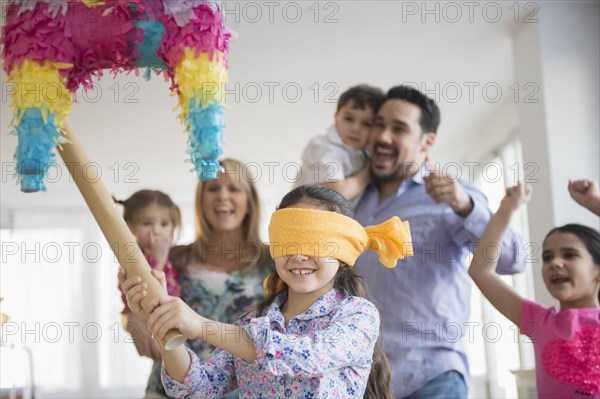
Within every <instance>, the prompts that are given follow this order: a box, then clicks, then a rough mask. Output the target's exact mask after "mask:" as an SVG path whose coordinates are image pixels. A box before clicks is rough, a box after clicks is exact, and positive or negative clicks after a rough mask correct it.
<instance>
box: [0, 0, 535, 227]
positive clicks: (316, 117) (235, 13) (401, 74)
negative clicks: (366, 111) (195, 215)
mask: <svg viewBox="0 0 600 399" xmlns="http://www.w3.org/2000/svg"><path fill="white" fill-rule="evenodd" d="M250 3H252V4H251V5H250V6H249V5H248V4H250ZM250 3H247V2H224V3H222V4H223V7H224V9H225V10H226V18H227V23H228V25H229V26H230V27H231V29H232V30H233V31H235V32H236V33H237V39H236V40H235V41H232V42H231V45H230V55H229V74H230V84H229V86H228V87H229V89H230V90H231V91H232V94H230V95H229V97H228V105H229V106H230V109H229V110H228V111H227V112H226V120H227V131H226V146H225V155H227V156H231V157H235V158H239V159H241V160H243V161H245V162H256V163H258V165H260V166H261V172H262V176H261V178H260V179H259V181H258V184H259V187H260V190H261V194H262V196H263V197H264V199H265V202H266V203H267V205H270V204H273V203H275V202H277V200H278V199H279V198H280V196H281V195H283V194H284V193H285V192H286V190H287V189H288V188H289V187H290V184H289V183H288V182H286V181H285V179H284V175H283V165H284V164H286V163H288V162H294V161H295V162H297V161H298V160H299V158H300V153H301V150H302V148H303V147H304V145H305V144H306V143H307V141H308V140H309V139H310V138H311V137H312V136H314V135H316V134H321V133H323V132H324V129H325V128H326V127H327V125H329V124H330V123H331V122H332V116H333V113H334V111H335V100H336V99H337V96H339V94H340V93H341V92H342V91H344V90H345V89H346V88H348V87H349V86H351V85H355V84H358V83H370V84H373V85H377V86H380V87H382V88H384V89H388V88H390V87H391V86H393V85H396V84H399V83H402V82H415V83H416V84H417V85H419V86H421V87H422V88H424V89H426V90H433V91H435V92H434V93H430V94H431V95H433V96H435V95H437V96H438V101H439V104H440V107H441V109H442V124H441V128H440V130H439V139H438V142H437V144H436V151H435V152H434V156H435V157H436V158H437V159H439V160H442V161H444V160H461V159H462V158H463V157H465V154H471V153H472V151H474V150H475V149H476V147H478V146H479V143H480V141H481V142H485V143H486V144H488V145H489V140H488V138H489V137H490V135H492V136H498V135H503V134H504V135H506V134H508V133H510V132H511V131H512V130H514V128H515V125H516V117H515V110H514V102H513V101H511V98H512V97H511V96H512V94H513V92H512V91H511V88H510V87H511V85H512V84H513V83H514V74H513V54H512V44H511V33H512V32H514V31H515V30H516V29H518V24H516V23H515V22H514V10H511V9H509V7H510V6H511V4H513V3H512V2H510V3H504V2H500V3H494V4H502V9H501V10H502V11H501V14H502V17H501V19H500V21H498V22H488V21H491V20H492V19H493V18H495V15H496V13H495V12H496V10H495V8H494V7H490V6H486V3H485V2H484V3H477V4H478V5H477V6H476V7H475V8H474V9H472V14H471V16H470V15H469V9H468V8H467V6H465V5H464V3H462V2H458V3H453V4H455V5H458V7H459V8H456V6H453V7H454V8H452V7H450V8H448V6H446V3H444V2H436V3H430V2H428V3H423V2H404V1H402V2H401V1H368V2H367V1H335V2H320V3H316V2H301V1H300V2H276V3H275V4H276V5H277V6H276V7H275V8H274V9H273V11H274V12H273V13H272V16H271V17H272V22H271V21H270V20H269V19H270V18H269V8H268V6H267V5H265V2H250ZM266 3H268V2H266ZM467 3H468V2H467ZM436 4H437V7H438V10H439V12H438V16H439V18H440V20H439V22H436V20H435V18H436V15H434V14H422V13H421V11H425V10H424V9H420V8H421V7H425V6H426V7H429V9H434V7H436ZM482 4H483V5H482ZM316 6H318V8H319V10H320V13H319V15H318V18H317V19H318V22H317V23H315V20H314V19H315V7H316ZM257 7H258V8H257ZM311 7H312V8H311ZM411 7H412V8H411ZM415 7H416V8H417V13H416V14H414V15H413V14H412V12H414V11H415ZM485 7H487V8H485ZM298 8H299V9H301V11H302V16H301V18H300V19H299V21H298V22H296V23H292V22H288V21H289V20H290V19H293V18H295V16H296V14H295V11H296V10H297V9H298ZM257 9H260V10H261V13H262V16H261V18H260V19H259V20H258V21H257V20H256V19H257V18H256V15H257V14H256V11H257ZM284 9H285V12H284ZM458 9H460V11H461V14H462V16H461V17H460V18H459V19H458V21H457V22H452V20H454V19H455V18H456V15H457V14H456V12H457V10H458ZM484 9H485V11H484ZM525 11H528V10H525V9H521V13H525ZM529 11H531V10H529ZM326 16H329V20H330V22H331V23H325V22H324V20H325V17H326ZM522 17H523V15H521V18H522ZM286 18H287V19H288V21H286ZM423 18H424V19H425V22H423V21H422V19H423ZM236 19H237V21H236ZM470 19H471V20H472V21H471V20H470ZM486 19H487V20H486ZM5 79H6V76H5V75H4V74H2V82H3V83H2V85H3V87H5ZM286 85H287V86H286ZM485 85H487V87H488V89H489V90H488V91H487V93H484V92H483V91H482V88H483V87H484V86H485ZM269 86H271V87H273V88H274V89H273V96H272V98H269ZM469 86H471V87H473V88H474V89H473V92H472V96H471V95H470V94H469ZM168 87H169V84H168V83H167V82H164V81H163V80H162V78H161V77H153V78H152V79H151V80H150V81H148V82H147V81H144V80H143V79H141V78H139V77H135V76H134V75H133V74H131V75H129V76H123V75H121V76H118V77H117V78H116V79H113V77H112V76H110V75H109V74H107V75H106V76H104V77H103V78H102V79H101V80H100V81H99V82H98V84H97V88H99V89H98V90H94V91H92V92H90V93H88V94H87V96H86V95H83V94H82V93H81V92H80V93H79V96H78V97H79V103H78V104H76V105H75V106H74V107H73V111H72V114H71V118H70V119H71V125H72V126H73V128H74V130H75V132H76V133H77V134H78V136H79V137H80V141H81V142H82V144H83V146H84V148H85V149H86V150H87V152H88V155H89V158H90V159H91V160H93V161H95V162H97V163H98V165H99V166H100V170H101V171H102V177H103V179H104V182H105V183H106V184H107V186H108V188H109V190H110V191H111V192H113V193H115V194H117V195H118V196H121V197H123V196H126V195H129V194H131V193H132V192H133V191H135V190H137V189H140V188H142V187H151V188H158V189H162V190H164V191H166V192H168V193H170V194H171V195H172V196H173V197H174V198H175V199H176V200H177V201H178V202H180V203H183V204H184V205H185V204H190V203H191V200H192V197H193V186H194V175H193V174H192V173H189V172H188V170H189V168H190V164H186V163H184V160H185V159H186V155H185V152H184V151H185V143H186V137H185V134H184V132H183V129H182V127H181V125H180V124H179V121H178V119H177V118H176V113H174V112H173V111H172V109H173V107H174V106H175V99H174V98H173V97H170V96H169V91H168ZM257 87H259V88H261V91H262V96H261V97H260V98H258V99H257V98H256V95H257V92H256V88H257ZM283 87H287V88H288V91H287V92H285V91H284V90H283ZM295 87H300V88H301V90H302V95H301V96H300V98H299V99H298V101H297V102H292V101H291V100H290V97H294V96H295ZM436 87H437V88H438V90H436ZM457 87H459V88H460V89H461V91H462V96H460V97H459V98H457V92H456V88H457ZM496 87H500V88H501V90H502V97H501V99H500V100H499V101H497V102H493V101H491V99H490V98H489V97H494V96H495V95H496V94H495V88H496ZM117 89H118V90H117ZM100 90H101V94H100V95H99V93H100ZM233 92H235V93H236V94H237V99H236V97H235V95H234V94H233ZM317 92H318V93H319V98H318V100H317V101H315V98H314V96H315V94H316V93H317ZM286 95H287V96H288V97H286ZM486 95H487V96H488V97H486ZM327 96H329V100H330V101H327V102H326V101H325V98H326V97H327ZM486 98H487V99H486ZM128 100H129V101H128ZM270 100H272V101H270ZM9 103H10V99H9V98H7V96H6V95H5V90H4V89H3V97H2V104H1V106H2V108H1V111H2V123H1V156H2V164H3V173H2V182H1V188H2V197H1V198H2V207H3V208H4V210H6V209H7V208H15V207H35V208H41V207H43V206H44V205H48V206H57V205H60V204H64V205H69V206H80V205H81V204H82V203H81V200H80V198H79V193H78V192H77V191H76V188H75V187H74V185H73V184H72V183H70V182H69V179H68V176H67V171H66V169H64V167H63V168H62V169H61V170H55V171H53V173H54V176H53V179H55V180H57V182H53V183H50V184H48V191H47V192H46V193H41V194H23V193H20V192H19V191H18V187H16V185H15V183H14V181H13V180H12V179H11V177H10V176H9V173H7V168H8V167H10V163H11V162H12V156H13V153H14V150H15V147H16V145H17V141H16V138H15V137H13V136H7V134H8V132H9V130H10V129H9V127H8V122H9V119H10V118H9V116H10V110H9ZM491 121H493V122H491ZM490 129H493V131H491V130H490ZM478 140H480V141H478ZM467 157H468V155H467ZM269 162H279V163H280V166H278V167H274V168H273V169H272V170H273V171H274V175H273V176H272V179H269V167H268V166H267V164H265V163H269ZM117 170H118V171H119V174H118V175H117V173H116V171H117ZM293 171H294V169H290V170H289V171H288V172H290V176H293ZM57 173H59V174H60V177H57ZM128 176H129V177H130V179H129V180H127V179H126V177H128ZM132 179H136V180H138V182H137V183H133V182H132ZM190 224H191V223H190Z"/></svg>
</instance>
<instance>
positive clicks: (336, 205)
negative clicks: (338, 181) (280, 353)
mask: <svg viewBox="0 0 600 399" xmlns="http://www.w3.org/2000/svg"><path fill="white" fill-rule="evenodd" d="M300 202H303V203H306V202H308V203H314V204H315V205H317V206H319V207H322V208H323V209H325V210H328V211H331V212H337V213H341V214H342V215H345V216H349V217H352V216H353V212H352V208H351V206H350V204H349V203H348V201H346V200H345V199H344V197H342V196H341V195H340V194H338V193H337V192H336V191H334V190H330V189H328V188H325V187H323V186H318V185H304V186H300V187H297V188H295V189H294V190H292V191H290V192H289V193H288V194H286V195H285V196H284V197H283V199H282V200H281V203H280V204H279V207H278V209H283V208H288V207H290V206H292V205H295V204H298V203H300ZM281 284H283V286H284V290H285V291H287V289H288V287H287V285H286V284H285V283H284V282H283V281H282V280H281V279H280V278H279V275H278V274H277V272H273V273H271V274H270V275H269V277H268V280H267V286H268V287H267V288H268V289H267V292H269V293H270V295H269V296H267V297H266V298H265V299H264V300H263V301H262V302H261V303H260V304H259V305H258V306H257V308H256V315H257V316H258V317H260V316H263V315H264V313H265V312H266V310H267V308H268V307H269V306H270V305H271V304H272V303H273V301H274V300H275V297H276V296H277V295H278V293H277V288H278V286H279V285H281ZM333 286H334V287H335V288H337V289H341V290H344V291H346V292H347V293H348V294H350V295H352V296H359V297H363V298H366V299H369V300H372V298H371V295H370V294H369V293H368V290H367V288H366V286H365V284H364V282H363V279H362V277H361V276H360V275H359V274H358V273H357V272H356V270H355V269H354V268H353V267H350V266H348V265H346V264H344V263H342V262H340V267H339V269H338V271H337V273H336V275H335V280H334V283H333ZM390 380H391V371H390V364H389V362H388V359H387V356H386V355H385V353H384V352H383V348H382V332H381V327H380V329H379V337H378V338H377V342H376V343H375V348H374V351H373V363H372V365H371V373H370V374H369V380H368V381H367V388H366V390H365V394H364V398H365V399H392V398H393V394H392V391H391V386H390Z"/></svg>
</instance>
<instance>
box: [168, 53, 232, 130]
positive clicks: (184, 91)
mask: <svg viewBox="0 0 600 399" xmlns="http://www.w3.org/2000/svg"><path fill="white" fill-rule="evenodd" d="M223 61H224V60H223V53H221V52H219V51H216V50H215V51H214V55H213V59H212V60H211V59H210V58H209V54H208V53H207V52H202V53H201V54H200V56H199V57H197V56H196V50H195V49H194V48H189V47H188V48H186V49H185V50H184V55H183V57H182V59H181V62H180V63H179V65H178V66H177V67H176V68H175V74H174V77H173V81H174V82H175V84H176V85H177V88H178V93H177V94H178V95H179V104H178V106H179V107H180V108H181V115H180V116H179V117H180V118H181V120H182V121H184V120H185V118H186V117H187V116H188V115H189V105H190V100H191V99H195V100H196V104H200V105H201V106H202V108H206V107H208V106H209V105H210V104H212V103H213V102H215V101H217V102H219V103H223V102H224V99H223V88H224V87H223V86H224V84H225V83H226V82H227V80H228V77H227V69H226V68H225V65H224V62H223Z"/></svg>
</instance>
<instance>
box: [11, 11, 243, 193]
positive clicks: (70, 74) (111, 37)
mask: <svg viewBox="0 0 600 399" xmlns="http://www.w3.org/2000/svg"><path fill="white" fill-rule="evenodd" d="M230 37H231V35H230V33H229V32H228V31H227V29H226V27H225V24H224V21H223V18H222V16H221V12H220V10H219V7H218V5H217V3H216V2H214V1H207V0H158V1H156V0H104V1H97V0H79V1H73V0H71V1H67V0H60V1H56V0H54V1H41V0H24V1H23V0H22V1H13V2H10V3H9V5H8V9H7V18H6V23H5V25H4V28H3V34H2V39H1V43H2V44H3V46H4V48H3V52H2V57H3V59H4V61H5V62H4V68H5V71H6V73H7V75H8V87H10V88H12V92H13V101H12V108H13V115H14V116H13V120H12V125H13V126H14V131H13V132H14V134H16V135H17V136H18V138H19V144H18V146H17V151H16V152H15V160H16V163H17V178H18V179H19V182H20V185H21V190H22V191H24V192H35V191H40V190H45V189H46V187H45V185H44V176H45V174H46V172H47V169H48V166H49V165H50V164H51V163H52V161H53V153H52V149H53V148H54V147H55V146H56V145H58V144H60V143H61V142H64V140H67V138H65V137H64V136H62V135H61V133H60V132H61V131H62V128H63V125H64V123H65V121H66V119H67V116H68V114H69V112H70V110H71V104H72V98H73V94H74V93H75V91H76V90H77V89H78V88H79V87H84V88H86V89H89V88H91V87H92V79H93V78H94V77H99V76H101V75H102V72H103V70H105V69H109V70H110V71H111V72H112V73H113V74H117V73H120V72H128V71H131V70H137V69H138V68H147V72H146V75H145V76H146V78H149V77H150V72H151V71H154V72H157V73H165V74H166V75H167V76H168V77H169V78H170V79H171V83H172V84H171V92H172V95H176V96H178V99H179V101H178V108H179V109H180V115H179V117H180V119H181V121H182V123H183V124H184V126H185V129H186V130H187V132H188V134H189V137H188V149H187V153H188V154H189V156H190V161H191V162H193V163H194V165H195V169H196V173H197V176H198V178H199V179H203V180H210V179H215V178H216V176H217V172H218V171H219V166H218V162H217V159H218V157H219V156H220V155H221V154H222V138H223V131H224V128H225V124H224V121H223V106H224V104H223V96H222V95H221V89H222V87H223V85H224V84H225V83H226V82H227V52H228V42H229V39H230Z"/></svg>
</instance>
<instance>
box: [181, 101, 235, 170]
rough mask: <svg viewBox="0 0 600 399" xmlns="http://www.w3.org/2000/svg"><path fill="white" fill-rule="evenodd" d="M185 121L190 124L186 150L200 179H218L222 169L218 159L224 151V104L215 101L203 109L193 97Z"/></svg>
mask: <svg viewBox="0 0 600 399" xmlns="http://www.w3.org/2000/svg"><path fill="white" fill-rule="evenodd" d="M185 121H186V122H187V123H189V125H190V131H189V138H188V149H187V150H186V152H187V153H188V154H189V155H190V157H191V161H192V163H193V164H194V165H195V167H196V174H197V177H198V179H199V180H202V181H206V180H214V179H216V178H217V173H218V172H219V171H221V166H220V165H219V162H218V159H219V157H220V156H221V154H222V153H223V150H222V143H223V131H224V130H225V121H224V119H223V105H221V104H220V103H218V102H217V101H215V102H213V103H212V104H210V105H209V106H208V107H206V108H204V109H203V108H202V106H196V101H195V100H194V99H192V100H190V110H189V115H188V117H187V118H186V119H185Z"/></svg>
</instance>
